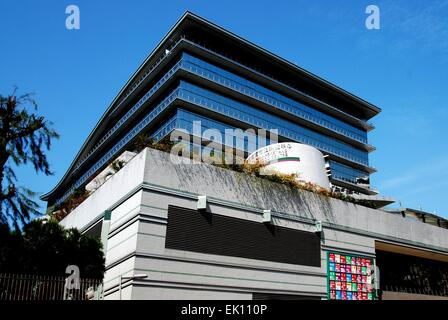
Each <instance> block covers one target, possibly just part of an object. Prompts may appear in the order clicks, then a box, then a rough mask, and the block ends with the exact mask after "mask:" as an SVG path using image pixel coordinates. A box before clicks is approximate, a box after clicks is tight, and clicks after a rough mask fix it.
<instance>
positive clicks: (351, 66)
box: [0, 0, 448, 217]
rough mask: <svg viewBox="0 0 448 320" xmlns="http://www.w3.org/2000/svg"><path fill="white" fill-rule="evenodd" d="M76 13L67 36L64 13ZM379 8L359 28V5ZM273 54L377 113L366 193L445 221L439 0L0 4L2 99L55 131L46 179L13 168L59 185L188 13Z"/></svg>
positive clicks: (447, 113)
mask: <svg viewBox="0 0 448 320" xmlns="http://www.w3.org/2000/svg"><path fill="white" fill-rule="evenodd" d="M70 4H75V5H77V6H78V7H79V8H80V11H81V28H80V30H71V31H69V30H67V29H66V28H65V19H66V14H65V8H66V7H67V6H68V5H70ZM369 4H375V5H377V6H378V7H379V8H380V10H381V29H380V30H367V29H366V28H365V25H364V21H365V19H366V17H367V15H366V14H365V8H366V7H367V5H369ZM186 10H190V11H192V12H194V13H197V14H199V15H201V16H203V17H204V18H206V19H208V20H211V21H213V22H215V23H216V24H218V25H220V26H222V27H224V28H226V29H228V30H230V31H232V32H234V33H236V34H238V35H240V36H242V37H244V38H246V39H248V40H250V41H251V42H254V43H256V44H258V45H260V46H262V47H264V48H266V49H268V50H269V51H271V52H274V53H276V54H278V55H280V56H282V57H284V58H286V59H287V60H290V61H291V62H294V63H297V64H298V65H300V66H301V67H303V68H305V69H307V70H309V71H311V72H313V73H315V74H317V75H319V76H320V77H323V78H325V79H326V80H329V81H331V82H333V83H334V84H336V85H338V86H340V87H342V88H344V89H346V90H348V91H350V92H352V93H354V94H356V95H358V96H360V97H362V98H364V99H366V100H367V101H369V102H371V103H373V104H375V105H377V106H379V107H380V108H382V109H383V112H382V113H381V114H380V115H379V116H377V117H375V118H374V119H373V123H374V124H375V126H376V129H375V130H374V131H373V132H372V133H371V134H370V137H369V139H370V143H371V144H373V145H374V146H376V147H377V150H376V151H375V152H373V153H372V154H371V156H370V163H371V165H373V166H374V167H376V168H377V169H378V173H376V174H374V175H373V176H372V185H373V186H375V187H376V188H377V189H379V190H380V191H381V192H382V194H384V195H390V196H393V197H394V198H395V199H397V200H398V201H401V204H402V205H403V206H407V207H413V208H420V207H421V208H422V209H423V210H426V211H429V212H436V213H437V214H441V215H444V216H445V217H448V201H446V196H447V194H448V192H447V190H448V173H447V172H448V171H447V168H448V148H447V146H448V142H447V141H448V133H447V120H448V107H447V103H446V101H447V100H448V54H447V52H448V1H421V0H403V1H392V0H388V1H376V0H371V1H361V0H358V1H348V0H347V1H318V0H317V1H309V0H295V1H282V0H277V1H264V0H258V1H223V0H222V1H210V0H204V1H199V0H196V1H186V0H183V1H170V0H165V1H143V0H141V1H137V0H135V1H133V0H128V1H92V0H89V1H81V0H72V1H24V0H14V1H9V0H2V1H1V2H0V13H1V15H2V18H1V19H0V39H1V42H0V93H1V94H2V95H7V94H9V93H10V92H11V91H12V89H13V86H14V85H16V86H18V87H19V89H20V92H35V93H36V95H35V98H36V100H37V102H38V103H39V112H40V113H42V114H43V115H45V117H47V118H48V119H49V120H51V121H53V122H54V126H55V128H56V129H57V131H58V132H59V133H60V134H61V139H60V140H58V141H56V142H55V144H54V147H53V148H52V150H51V152H50V153H49V160H50V162H51V165H52V168H53V170H54V172H55V175H54V176H51V177H46V176H42V175H39V176H37V175H36V174H35V172H34V171H33V170H32V169H31V168H23V169H20V170H19V180H20V183H21V184H23V185H27V186H29V187H31V188H32V189H34V190H35V191H39V192H47V191H49V190H50V189H51V188H52V187H53V186H54V185H55V184H56V183H57V182H58V181H59V179H60V178H61V177H62V175H63V174H64V173H65V170H66V169H67V168H68V166H69V164H70V162H71V160H72V159H73V157H74V156H75V154H76V153H77V151H78V150H79V147H80V146H81V144H82V143H83V141H84V140H85V138H86V137H87V135H88V134H89V132H90V131H91V129H92V128H93V127H94V125H95V124H96V122H97V121H98V119H99V118H100V116H101V115H102V113H103V112H104V110H105V109H106V108H107V106H108V105H109V104H110V102H111V101H112V100H113V98H114V97H115V95H116V94H117V93H118V91H119V90H120V89H121V87H122V86H123V85H124V83H125V82H126V81H127V80H128V79H129V77H130V76H131V75H132V73H133V72H134V71H135V70H136V68H137V67H138V66H139V65H140V63H141V62H142V60H143V59H144V58H145V57H146V56H147V55H148V54H149V52H150V51H151V50H152V49H153V48H154V47H155V45H156V44H157V43H158V42H159V41H160V40H161V38H162V37H163V36H164V35H165V33H166V32H167V31H168V30H169V29H170V28H171V26H172V25H173V24H174V23H175V22H176V21H177V20H178V19H179V18H180V16H181V15H182V14H183V13H184V12H185V11H186Z"/></svg>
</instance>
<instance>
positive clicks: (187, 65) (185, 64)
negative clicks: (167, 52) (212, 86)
mask: <svg viewBox="0 0 448 320" xmlns="http://www.w3.org/2000/svg"><path fill="white" fill-rule="evenodd" d="M189 60H193V61H194V62H196V63H203V64H205V65H206V66H207V67H209V68H212V69H214V70H215V71H222V72H225V73H226V75H228V76H229V75H232V74H231V73H229V72H227V71H225V70H223V69H220V68H218V67H215V66H213V65H210V64H207V63H205V62H203V61H201V60H199V59H197V58H194V57H192V56H191V55H188V54H185V53H184V54H183V59H182V60H181V61H178V62H177V63H176V64H175V65H174V66H173V67H172V68H171V69H170V70H169V71H168V72H167V73H166V74H165V75H164V76H163V77H162V78H161V79H160V80H159V81H158V82H157V83H156V84H155V85H154V86H153V87H152V88H151V89H150V90H149V91H148V92H147V93H146V94H145V95H144V96H143V97H142V98H141V99H140V100H139V101H138V102H137V103H136V104H135V105H134V106H133V107H132V108H131V109H129V110H128V111H127V112H126V114H125V115H124V116H123V117H122V118H121V119H120V120H119V121H118V122H117V123H116V124H115V125H114V126H113V127H112V128H111V129H110V130H109V131H108V132H107V133H106V134H105V135H104V136H103V137H102V138H101V139H100V140H99V141H98V142H97V144H96V145H95V146H93V147H92V148H91V149H90V150H89V152H88V153H87V154H86V156H85V157H83V158H82V159H81V160H80V161H78V164H77V165H76V167H75V168H74V172H76V171H77V170H78V169H79V167H80V166H81V165H83V163H84V162H85V161H86V160H87V159H89V158H90V157H91V156H92V154H93V153H94V152H95V151H96V150H97V149H98V148H99V147H100V146H101V145H103V144H104V142H105V141H106V140H107V139H109V138H110V136H112V135H113V133H114V132H116V131H117V130H118V129H119V128H120V127H121V126H122V125H123V123H124V122H125V121H127V120H128V119H129V118H130V117H131V116H132V115H133V114H134V113H135V112H136V111H137V110H138V109H139V108H140V107H142V106H143V104H144V103H145V102H146V101H148V99H150V98H151V97H152V96H153V95H154V93H155V92H156V91H157V90H158V89H160V87H161V86H162V85H163V84H164V83H165V82H166V81H168V79H170V78H171V77H172V76H173V75H174V73H175V72H176V71H177V70H179V69H180V68H183V69H186V70H187V71H195V72H196V73H197V72H198V71H199V70H198V67H197V66H194V65H192V64H191V62H192V61H189ZM201 75H202V76H204V75H205V74H204V72H201ZM206 75H207V76H208V77H211V78H212V79H213V80H215V81H216V80H222V79H220V78H218V77H217V76H214V75H213V74H211V73H210V72H207V74H206ZM233 77H234V78H235V79H238V80H239V81H244V82H245V84H246V85H250V86H252V87H255V88H257V89H258V90H260V91H264V92H266V93H270V94H271V95H275V96H276V97H277V98H280V99H283V100H285V101H288V102H289V103H295V104H296V106H295V107H291V106H288V105H285V104H283V103H281V102H278V101H277V100H276V99H271V98H267V97H266V96H265V95H260V94H257V93H256V92H255V91H253V90H250V89H248V88H247V89H244V88H243V89H242V90H243V92H244V93H246V94H248V95H250V96H252V97H255V98H259V99H260V100H262V101H263V102H267V103H270V104H272V105H274V106H276V107H278V108H280V109H282V110H285V111H287V112H290V113H292V114H295V115H296V116H300V117H302V118H304V119H306V120H308V121H312V122H315V123H317V124H319V125H322V126H326V127H328V128H331V129H333V130H335V131H337V132H339V133H344V130H343V129H342V128H339V129H338V128H337V127H335V126H334V125H331V124H330V122H328V121H325V120H320V119H319V118H318V117H326V118H327V119H326V120H328V119H332V121H336V123H339V124H340V125H341V124H342V125H345V126H347V124H344V123H343V122H341V121H338V120H336V119H333V118H331V117H329V116H327V115H325V114H323V113H320V112H318V111H316V110H313V109H311V108H308V107H306V106H304V105H301V104H299V103H297V102H295V101H294V100H291V99H289V98H286V97H284V96H282V95H279V94H277V93H275V92H273V91H271V90H268V89H266V88H263V87H261V86H259V85H256V84H254V83H252V82H250V81H248V80H245V79H244V78H241V77H237V76H236V75H233ZM221 83H222V84H226V83H225V81H224V83H223V81H221ZM228 84H229V85H230V86H231V87H232V88H234V89H238V88H239V87H240V89H241V86H239V85H238V84H236V83H235V82H233V81H232V83H228ZM298 106H299V107H302V108H308V111H303V112H301V110H300V109H297V107H298ZM312 113H314V114H315V116H313V114H312ZM352 129H355V128H352ZM359 131H360V132H362V131H361V130H359ZM349 132H350V130H348V131H345V134H346V135H347V136H349V137H351V138H354V139H356V140H358V141H361V142H363V143H367V139H365V138H362V137H360V136H359V135H357V136H355V135H353V134H351V133H349ZM364 134H365V133H364Z"/></svg>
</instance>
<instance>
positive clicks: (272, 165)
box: [247, 142, 330, 189]
mask: <svg viewBox="0 0 448 320" xmlns="http://www.w3.org/2000/svg"><path fill="white" fill-rule="evenodd" d="M247 161H248V162H249V163H255V162H256V161H259V162H261V163H264V164H265V167H264V169H265V171H264V173H265V174H269V172H279V173H284V174H297V175H298V179H299V180H301V181H305V182H311V183H314V184H317V185H318V186H320V187H322V188H326V189H330V181H329V180H328V176H327V173H326V168H325V159H324V156H323V155H322V153H321V152H320V151H319V150H317V149H316V148H314V147H311V146H309V145H306V144H300V143H293V142H284V143H276V144H271V145H269V146H266V147H263V148H260V149H258V150H257V151H255V152H253V153H252V154H251V155H249V157H248V158H247Z"/></svg>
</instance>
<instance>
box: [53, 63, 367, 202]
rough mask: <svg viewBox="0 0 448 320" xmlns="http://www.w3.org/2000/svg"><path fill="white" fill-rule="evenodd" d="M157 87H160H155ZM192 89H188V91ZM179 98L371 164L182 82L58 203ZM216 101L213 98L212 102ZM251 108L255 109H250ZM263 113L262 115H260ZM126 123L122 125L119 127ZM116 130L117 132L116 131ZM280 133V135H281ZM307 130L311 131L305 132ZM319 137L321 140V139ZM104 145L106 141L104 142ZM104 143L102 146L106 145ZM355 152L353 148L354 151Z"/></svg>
mask: <svg viewBox="0 0 448 320" xmlns="http://www.w3.org/2000/svg"><path fill="white" fill-rule="evenodd" d="M177 67H178V65H177V64H176V66H175V67H173V68H172V69H171V70H170V72H168V73H167V75H168V77H169V76H171V75H172V74H173V73H174V72H175V71H173V70H175V68H177ZM166 79H167V78H165V77H164V79H162V80H160V82H161V81H166ZM156 86H157V84H156ZM185 89H189V90H185ZM191 90H195V91H200V92H201V94H202V95H198V94H197V92H191ZM153 92H154V90H152V89H151V90H150V91H148V93H147V94H146V95H145V96H144V97H143V98H141V99H140V101H139V102H138V103H137V104H136V105H134V107H133V108H131V110H130V111H129V113H127V114H129V115H128V117H129V116H130V113H131V112H135V111H136V110H137V109H138V108H140V107H141V106H142V105H143V103H144V102H145V101H146V100H147V99H148V98H149V97H150V96H151V94H153ZM204 94H205V95H208V96H209V98H205V97H204V96H203V95H204ZM176 98H183V99H185V100H186V101H189V102H193V103H202V106H203V107H205V108H209V109H212V110H213V111H215V112H221V113H223V114H225V115H227V116H230V117H232V118H235V119H239V120H241V121H244V122H246V123H249V124H251V125H255V126H256V127H258V128H264V129H267V130H270V129H279V128H277V126H278V125H277V124H275V122H283V124H289V126H291V128H288V129H285V128H281V129H280V130H279V133H280V135H283V136H285V137H287V138H290V139H292V140H295V141H299V142H302V143H307V144H310V145H314V146H315V147H317V148H319V149H322V150H325V151H328V152H329V153H333V154H336V155H339V156H342V157H344V158H348V159H349V160H351V161H354V162H359V163H361V164H364V165H368V163H367V153H365V154H363V156H364V159H360V158H359V157H356V156H353V155H351V154H350V152H346V151H342V150H338V148H337V147H334V146H331V145H330V144H328V143H325V142H322V141H319V140H318V139H319V138H323V139H327V140H328V142H332V143H336V144H337V143H338V142H337V141H335V140H334V141H331V139H330V138H328V137H324V136H323V135H320V134H317V133H314V132H312V131H310V130H307V129H304V128H300V127H298V126H297V125H293V124H291V123H290V122H289V121H286V120H283V119H279V118H277V119H275V118H274V117H273V116H271V115H269V114H267V113H266V112H263V111H261V110H257V109H254V108H251V107H249V106H247V105H243V104H241V103H239V102H236V101H233V100H230V99H228V98H225V97H222V96H219V95H217V94H215V93H212V92H211V91H209V90H205V89H203V88H199V87H197V86H193V85H191V84H189V83H187V82H185V81H181V84H180V87H179V88H178V89H176V90H174V91H173V92H172V93H171V94H170V95H169V96H168V97H167V98H166V99H165V100H163V101H162V102H161V103H160V104H159V105H158V106H157V107H155V108H154V109H153V110H152V111H151V112H150V113H149V114H148V115H147V116H146V117H144V118H143V120H142V121H140V122H139V123H138V124H137V125H136V126H135V127H134V128H133V129H132V130H131V131H129V132H128V133H127V134H126V135H125V136H124V137H123V138H122V139H121V140H120V141H119V142H118V143H117V144H115V145H114V146H113V147H112V149H110V150H109V151H108V152H107V153H105V154H104V155H103V156H102V157H101V158H100V160H99V161H97V162H96V163H95V164H94V165H93V166H92V167H91V168H90V169H89V170H87V172H85V173H84V174H83V175H82V176H81V177H80V178H79V179H78V180H77V181H76V182H75V184H74V185H73V186H72V187H71V188H70V189H69V190H68V191H67V192H66V193H65V194H64V195H63V196H62V197H61V198H60V199H58V201H57V202H61V201H63V200H65V199H66V198H67V197H68V196H69V195H70V194H71V193H72V192H73V190H75V189H76V188H78V187H80V186H81V185H82V184H83V183H84V182H85V181H86V180H87V179H88V178H89V177H90V176H91V175H92V174H93V173H95V172H96V171H97V170H98V169H99V168H100V167H101V166H103V165H104V164H105V163H106V162H107V161H109V160H110V159H111V158H112V157H113V156H114V155H115V154H116V153H117V152H118V151H119V150H120V149H121V148H122V147H123V146H124V145H125V144H127V143H128V142H129V141H130V140H131V139H132V138H134V137H135V136H136V135H137V134H138V133H139V132H140V131H141V130H142V129H143V128H144V127H146V126H147V125H148V124H149V123H150V122H151V121H152V120H153V119H154V118H155V117H156V116H157V115H158V114H159V113H160V112H161V111H162V110H163V109H165V108H166V107H167V106H168V105H169V104H170V103H171V102H172V101H173V100H174V99H176ZM210 98H213V99H210ZM215 100H222V102H226V103H231V104H232V107H230V106H228V105H224V104H222V103H219V102H217V101H215ZM235 107H239V108H242V109H243V110H244V111H245V112H242V111H241V110H238V109H235ZM248 108H249V109H252V110H248ZM247 111H249V112H250V113H249V114H247V113H246V112H247ZM260 112H261V114H260ZM254 113H255V114H258V116H259V117H254ZM260 116H261V117H260ZM265 118H271V119H270V120H272V121H273V122H274V123H269V122H267V121H266V120H265ZM123 122H124V121H121V122H120V125H121V124H122V123H123ZM116 129H117V128H115V129H114V130H116ZM291 129H292V130H296V131H297V129H301V130H305V132H303V133H297V132H295V133H294V132H292V130H291ZM280 131H281V132H280ZM306 131H308V132H306ZM306 133H311V134H314V135H316V136H317V139H316V138H311V137H309V138H307V137H306ZM319 136H320V137H319ZM103 142H104V141H103ZM103 142H102V143H103ZM339 144H340V145H341V146H343V147H344V148H350V147H348V146H346V145H343V144H342V143H339ZM352 149H353V148H352ZM358 152H359V153H360V154H362V153H363V152H362V151H358Z"/></svg>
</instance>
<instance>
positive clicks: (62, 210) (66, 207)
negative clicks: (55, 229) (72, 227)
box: [51, 186, 90, 221]
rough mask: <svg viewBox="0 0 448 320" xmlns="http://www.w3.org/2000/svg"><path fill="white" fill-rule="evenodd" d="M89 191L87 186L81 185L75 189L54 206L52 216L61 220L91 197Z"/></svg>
mask: <svg viewBox="0 0 448 320" xmlns="http://www.w3.org/2000/svg"><path fill="white" fill-rule="evenodd" d="M89 195H90V194H89V193H88V192H87V190H86V189H85V187H84V186H83V187H79V188H77V189H75V191H73V193H72V194H71V195H70V196H69V197H68V198H67V199H65V201H64V202H62V203H61V204H60V205H58V206H56V207H55V208H54V211H53V213H52V214H51V216H52V218H54V219H55V220H56V221H61V220H62V219H63V218H64V217H65V216H67V215H68V214H69V213H70V212H72V211H73V210H74V209H75V208H76V207H77V206H79V205H80V204H81V203H83V202H84V200H86V199H87V198H88V197H89Z"/></svg>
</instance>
